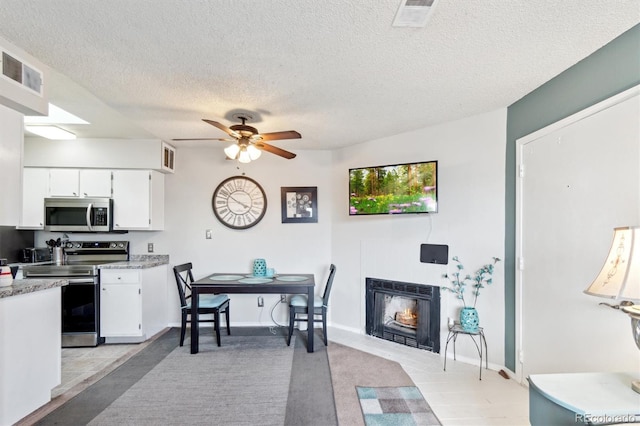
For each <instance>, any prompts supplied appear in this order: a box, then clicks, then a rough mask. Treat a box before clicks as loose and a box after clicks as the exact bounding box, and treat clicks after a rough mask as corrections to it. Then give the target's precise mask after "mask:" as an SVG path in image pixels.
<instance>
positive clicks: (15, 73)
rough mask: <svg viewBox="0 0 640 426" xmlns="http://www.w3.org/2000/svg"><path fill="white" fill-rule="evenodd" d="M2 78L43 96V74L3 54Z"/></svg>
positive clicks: (5, 53)
mask: <svg viewBox="0 0 640 426" xmlns="http://www.w3.org/2000/svg"><path fill="white" fill-rule="evenodd" d="M2 76H3V77H5V78H8V79H10V80H13V81H15V82H16V83H18V84H20V85H21V86H24V87H26V88H27V89H29V90H31V91H33V92H35V93H37V94H39V95H42V72H40V71H38V70H37V69H35V68H33V67H30V66H29V65H27V64H25V63H23V62H21V61H20V60H18V59H16V58H15V57H13V56H11V55H10V54H8V53H7V52H2Z"/></svg>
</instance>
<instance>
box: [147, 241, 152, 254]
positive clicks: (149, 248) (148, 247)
mask: <svg viewBox="0 0 640 426" xmlns="http://www.w3.org/2000/svg"><path fill="white" fill-rule="evenodd" d="M147 251H148V252H149V253H153V243H148V244H147Z"/></svg>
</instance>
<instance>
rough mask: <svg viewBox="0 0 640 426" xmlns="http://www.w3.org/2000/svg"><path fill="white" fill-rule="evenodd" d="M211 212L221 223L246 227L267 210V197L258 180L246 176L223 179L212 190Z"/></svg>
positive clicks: (257, 220) (251, 224) (236, 227)
mask: <svg viewBox="0 0 640 426" xmlns="http://www.w3.org/2000/svg"><path fill="white" fill-rule="evenodd" d="M211 205H212V207H213V213H214V214H215V215H216V217H217V218H218V220H219V221H220V222H222V224H223V225H226V226H228V227H229V228H233V229H247V228H251V227H252V226H254V225H256V224H257V223H258V222H260V220H261V219H262V218H263V217H264V214H265V213H266V211H267V197H266V195H265V193H264V190H263V189H262V187H261V186H260V184H259V183H258V182H256V181H255V180H253V179H251V178H248V177H246V176H233V177H230V178H228V179H225V180H223V181H222V182H221V183H220V185H218V187H217V188H216V190H215V191H213V197H212V199H211Z"/></svg>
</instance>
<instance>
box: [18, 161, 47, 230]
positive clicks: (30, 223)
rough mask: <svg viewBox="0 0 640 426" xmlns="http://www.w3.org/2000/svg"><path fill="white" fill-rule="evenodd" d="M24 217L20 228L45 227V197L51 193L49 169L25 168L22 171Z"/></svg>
mask: <svg viewBox="0 0 640 426" xmlns="http://www.w3.org/2000/svg"><path fill="white" fill-rule="evenodd" d="M22 187H23V188H24V191H23V194H22V217H21V219H20V226H19V228H23V229H43V228H44V199H45V198H46V197H47V196H48V195H49V169H39V168H25V169H24V170H23V172H22Z"/></svg>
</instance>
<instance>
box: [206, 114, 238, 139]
mask: <svg viewBox="0 0 640 426" xmlns="http://www.w3.org/2000/svg"><path fill="white" fill-rule="evenodd" d="M202 121H204V122H205V123H209V124H211V125H212V126H213V127H217V128H218V129H220V130H222V131H223V132H225V133H227V134H228V135H229V136H232V137H234V138H239V137H240V135H239V134H238V132H236V131H235V130H231V129H230V128H228V127H227V126H225V125H224V124H222V123H218V122H217V121H213V120H207V119H206V118H203V119H202Z"/></svg>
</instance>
